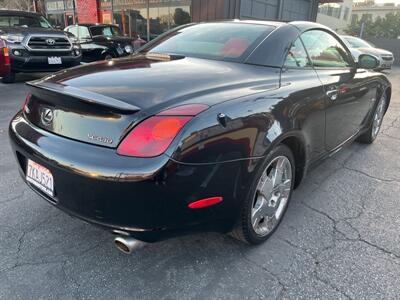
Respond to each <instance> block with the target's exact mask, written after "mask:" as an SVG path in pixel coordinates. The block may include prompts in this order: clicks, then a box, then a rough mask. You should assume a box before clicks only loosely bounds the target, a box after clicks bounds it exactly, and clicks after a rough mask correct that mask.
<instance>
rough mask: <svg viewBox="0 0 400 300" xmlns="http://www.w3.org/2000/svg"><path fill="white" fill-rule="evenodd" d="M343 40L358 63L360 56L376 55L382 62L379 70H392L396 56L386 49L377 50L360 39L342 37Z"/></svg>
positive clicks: (347, 36)
mask: <svg viewBox="0 0 400 300" xmlns="http://www.w3.org/2000/svg"><path fill="white" fill-rule="evenodd" d="M341 38H342V39H343V41H344V42H345V43H346V45H347V47H349V49H350V51H351V54H352V55H353V57H354V59H355V60H356V61H358V57H359V56H360V54H370V55H374V56H375V57H376V58H377V59H378V60H379V61H380V65H379V67H378V69H379V70H384V69H391V68H392V65H393V62H394V56H393V53H392V52H390V51H387V50H385V49H380V48H376V47H375V46H374V45H373V44H371V43H369V42H367V41H364V40H362V39H360V38H358V37H354V36H349V35H342V36H341Z"/></svg>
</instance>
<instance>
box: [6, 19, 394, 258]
mask: <svg viewBox="0 0 400 300" xmlns="http://www.w3.org/2000/svg"><path fill="white" fill-rule="evenodd" d="M378 63H379V62H378V61H377V59H376V58H375V57H373V56H370V55H361V56H360V57H359V59H358V63H357V64H356V63H355V62H354V61H353V58H352V55H351V53H350V51H349V50H348V48H347V47H346V46H345V44H344V43H343V41H342V40H341V39H340V38H339V37H338V36H337V35H336V34H335V33H334V32H333V31H331V30H329V29H328V28H326V27H323V26H322V25H318V24H315V23H308V22H292V23H275V22H258V21H224V22H213V23H202V24H197V25H193V24H192V25H185V26H182V27H180V28H177V29H175V30H172V31H170V32H169V33H166V34H164V35H162V36H160V37H159V38H158V39H156V40H154V41H152V42H150V43H149V44H148V45H147V46H145V47H144V48H142V50H141V52H140V53H138V54H137V55H135V56H133V57H129V58H125V59H120V60H115V61H110V62H99V63H96V64H91V65H87V66H84V67H78V68H74V69H71V70H67V71H65V72H62V73H59V74H57V75H55V76H50V77H48V78H46V79H44V80H40V81H36V82H32V83H29V85H30V94H29V95H28V96H27V98H26V102H25V104H24V106H23V109H22V110H21V111H20V112H18V113H17V115H16V116H15V117H14V118H13V120H12V121H11V123H10V128H9V134H10V140H11V144H12V148H13V152H14V154H15V157H16V160H17V164H18V168H19V171H20V173H21V176H22V177H23V178H24V179H25V181H26V183H27V184H28V185H29V186H30V187H31V188H32V189H33V190H34V191H35V192H37V193H38V194H39V195H41V196H42V197H43V198H44V199H46V200H47V201H48V202H50V203H52V204H53V205H55V206H56V207H58V208H60V209H62V210H64V211H66V212H67V213H69V214H71V215H73V216H76V217H78V218H80V219H83V220H86V221H89V222H92V223H94V224H97V225H99V226H102V227H104V228H107V229H108V230H112V231H113V232H114V233H115V234H118V237H116V239H115V243H116V245H117V246H118V248H119V249H120V250H122V251H124V252H126V253H130V252H131V251H132V250H133V249H135V248H137V247H139V246H140V245H142V241H144V242H154V241H158V240H161V239H165V238H169V237H173V236H176V235H180V234H187V233H193V232H196V231H218V232H230V233H231V234H232V235H233V236H234V237H237V238H238V239H240V240H243V241H245V242H248V243H251V244H257V243H261V242H263V241H265V240H266V239H267V238H268V237H269V236H271V234H272V233H273V232H274V230H275V229H276V228H277V226H278V224H279V222H280V221H281V220H282V216H283V215H284V213H285V211H286V208H287V206H288V203H289V200H290V197H291V194H292V190H293V189H294V188H296V187H297V186H298V185H299V184H300V182H301V180H302V179H303V178H304V176H305V174H306V173H307V170H309V169H310V168H311V167H313V166H315V165H316V164H318V163H319V162H320V161H321V160H322V159H324V158H326V157H328V156H330V155H332V154H333V153H335V152H337V151H338V150H340V149H341V148H342V147H344V146H345V145H346V144H348V143H350V142H352V141H354V140H357V141H360V142H364V143H372V142H373V141H374V140H375V138H376V137H377V135H378V132H379V129H380V126H381V123H382V119H383V116H384V114H385V112H386V110H387V108H388V106H389V101H390V97H391V84H390V83H389V81H388V79H387V78H386V77H385V75H383V74H380V73H375V72H374V71H369V70H367V69H373V68H375V67H376V65H377V64H378Z"/></svg>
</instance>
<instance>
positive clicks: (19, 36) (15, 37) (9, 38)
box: [0, 34, 24, 43]
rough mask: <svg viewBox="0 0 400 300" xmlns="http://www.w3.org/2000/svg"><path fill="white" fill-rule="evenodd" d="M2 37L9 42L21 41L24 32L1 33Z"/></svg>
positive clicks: (0, 36)
mask: <svg viewBox="0 0 400 300" xmlns="http://www.w3.org/2000/svg"><path fill="white" fill-rule="evenodd" d="M0 38H1V39H3V40H5V41H7V42H9V43H21V42H22V41H23V40H24V36H23V35H22V34H3V35H0Z"/></svg>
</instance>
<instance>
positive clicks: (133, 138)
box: [117, 104, 208, 157]
mask: <svg viewBox="0 0 400 300" xmlns="http://www.w3.org/2000/svg"><path fill="white" fill-rule="evenodd" d="M207 108H208V106H207V105H203V104H187V105H182V106H178V107H174V108H171V109H167V110H164V111H162V112H161V113H159V114H157V115H155V116H153V117H150V118H148V119H146V120H144V121H143V122H142V123H140V124H139V125H137V126H136V127H135V128H133V130H132V131H131V132H130V133H129V134H128V135H127V136H126V137H125V139H124V140H123V141H122V142H121V144H120V145H119V147H118V149H117V153H118V154H119V155H125V156H136V157H154V156H158V155H160V154H162V153H164V152H165V151H166V150H167V148H168V146H169V145H170V144H171V143H172V141H173V140H174V138H175V137H176V135H177V134H178V133H179V131H180V130H181V129H182V128H183V126H185V124H186V123H187V122H189V121H190V120H191V119H192V118H193V117H194V116H196V115H197V114H199V113H201V112H202V111H204V110H206V109H207Z"/></svg>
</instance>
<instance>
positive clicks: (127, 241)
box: [114, 236, 147, 254]
mask: <svg viewBox="0 0 400 300" xmlns="http://www.w3.org/2000/svg"><path fill="white" fill-rule="evenodd" d="M114 244H115V247H117V249H118V250H119V251H121V252H123V253H125V254H132V252H133V251H135V250H138V249H141V248H143V247H144V246H145V245H146V244H147V243H145V242H142V241H139V240H137V239H134V238H132V237H129V236H117V237H116V238H115V239H114Z"/></svg>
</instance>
